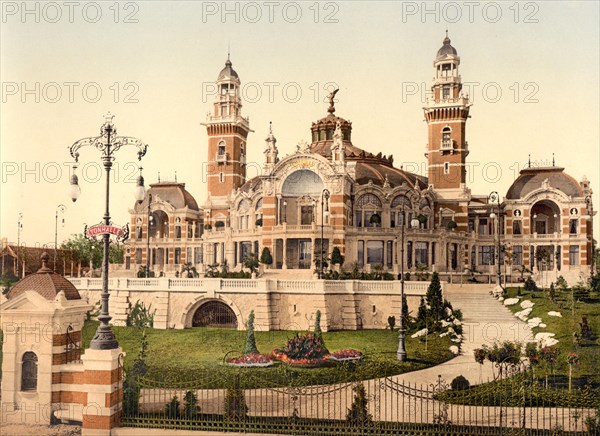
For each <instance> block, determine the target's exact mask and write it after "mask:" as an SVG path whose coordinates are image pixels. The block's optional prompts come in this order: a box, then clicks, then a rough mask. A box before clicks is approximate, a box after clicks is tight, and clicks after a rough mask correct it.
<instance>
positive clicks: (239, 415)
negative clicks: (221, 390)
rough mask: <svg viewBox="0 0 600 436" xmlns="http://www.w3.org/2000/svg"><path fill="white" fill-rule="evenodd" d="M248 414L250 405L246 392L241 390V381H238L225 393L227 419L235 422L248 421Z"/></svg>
mask: <svg viewBox="0 0 600 436" xmlns="http://www.w3.org/2000/svg"><path fill="white" fill-rule="evenodd" d="M247 414H248V405H247V404H246V397H245V396H244V390H243V389H242V388H240V381H239V379H236V380H235V382H234V384H233V387H232V388H229V389H227V392H226V393H225V417H226V418H227V419H230V420H233V421H241V420H243V419H246V416H247Z"/></svg>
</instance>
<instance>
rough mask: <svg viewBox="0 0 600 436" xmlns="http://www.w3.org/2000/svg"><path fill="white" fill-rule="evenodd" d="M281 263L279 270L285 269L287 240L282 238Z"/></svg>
mask: <svg viewBox="0 0 600 436" xmlns="http://www.w3.org/2000/svg"><path fill="white" fill-rule="evenodd" d="M282 245H283V250H282V251H283V263H282V265H281V269H287V238H286V237H285V236H284V237H283V244H282Z"/></svg>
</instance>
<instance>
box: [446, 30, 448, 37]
mask: <svg viewBox="0 0 600 436" xmlns="http://www.w3.org/2000/svg"><path fill="white" fill-rule="evenodd" d="M446 38H448V29H446Z"/></svg>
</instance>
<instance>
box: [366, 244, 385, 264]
mask: <svg viewBox="0 0 600 436" xmlns="http://www.w3.org/2000/svg"><path fill="white" fill-rule="evenodd" d="M367 263H368V264H369V265H383V241H367Z"/></svg>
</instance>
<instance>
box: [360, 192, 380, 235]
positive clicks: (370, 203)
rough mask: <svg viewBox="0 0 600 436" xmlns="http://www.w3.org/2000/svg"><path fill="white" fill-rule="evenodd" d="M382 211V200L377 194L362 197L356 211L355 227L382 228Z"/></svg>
mask: <svg viewBox="0 0 600 436" xmlns="http://www.w3.org/2000/svg"><path fill="white" fill-rule="evenodd" d="M381 209H382V205H381V200H380V199H379V197H377V196H376V195H375V194H364V195H362V196H360V197H359V198H358V200H357V201H356V207H355V209H354V225H355V226H356V227H380V226H381Z"/></svg>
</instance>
